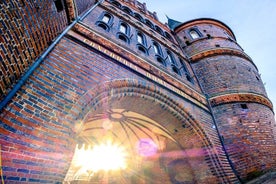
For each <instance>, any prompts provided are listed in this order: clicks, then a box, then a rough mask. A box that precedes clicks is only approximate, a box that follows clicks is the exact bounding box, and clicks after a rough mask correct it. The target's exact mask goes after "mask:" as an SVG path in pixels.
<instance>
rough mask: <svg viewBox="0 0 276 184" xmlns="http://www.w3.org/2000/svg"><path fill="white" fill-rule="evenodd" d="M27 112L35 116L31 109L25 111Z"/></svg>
mask: <svg viewBox="0 0 276 184" xmlns="http://www.w3.org/2000/svg"><path fill="white" fill-rule="evenodd" d="M24 110H25V111H26V112H28V113H30V114H34V112H33V111H31V110H29V109H26V108H25V109H24Z"/></svg>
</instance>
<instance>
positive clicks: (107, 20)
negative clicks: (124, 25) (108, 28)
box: [102, 14, 111, 24]
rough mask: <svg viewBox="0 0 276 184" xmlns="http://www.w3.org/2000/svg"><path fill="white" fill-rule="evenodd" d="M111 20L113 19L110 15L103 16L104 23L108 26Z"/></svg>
mask: <svg viewBox="0 0 276 184" xmlns="http://www.w3.org/2000/svg"><path fill="white" fill-rule="evenodd" d="M110 19H111V17H110V15H107V14H105V15H104V16H103V18H102V21H103V22H104V23H106V24H108V23H109V21H110Z"/></svg>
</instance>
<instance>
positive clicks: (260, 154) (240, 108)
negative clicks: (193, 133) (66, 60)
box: [171, 19, 276, 180]
mask: <svg viewBox="0 0 276 184" xmlns="http://www.w3.org/2000/svg"><path fill="white" fill-rule="evenodd" d="M173 23H175V24H174V25H173V29H174V31H175V34H176V35H177V38H178V39H179V40H180V45H181V47H182V49H183V51H184V52H185V53H186V54H187V56H188V57H189V59H190V63H191V65H192V68H193V69H194V72H195V75H196V76H197V78H198V80H199V83H200V84H201V87H202V90H203V93H204V94H205V95H206V96H207V99H208V101H209V102H210V105H211V107H212V112H213V115H214V119H215V121H216V124H217V128H218V131H219V132H220V135H221V138H222V141H223V144H224V146H225V148H226V152H227V153H228V156H229V159H230V162H232V164H233V166H234V169H235V170H236V171H237V174H238V175H239V176H240V178H241V179H244V180H247V179H250V178H251V177H253V176H254V175H258V174H261V173H262V172H264V171H267V170H269V169H271V168H275V163H276V162H275V154H276V151H275V120H274V113H273V107H272V104H271V102H270V100H269V99H268V97H267V94H266V92H265V88H264V85H263V82H262V81H261V78H260V75H259V73H258V69H257V67H256V66H255V64H254V63H253V61H252V59H251V58H250V57H249V56H248V55H247V54H246V53H245V52H244V51H243V49H242V48H241V47H240V45H239V44H238V43H237V41H236V38H235V35H234V34H233V32H232V31H231V29H230V28H229V27H228V26H226V25H225V24H224V23H222V22H220V21H217V20H213V19H196V20H192V21H189V22H186V23H183V24H180V23H177V22H174V21H172V20H171V24H173ZM273 135H274V136H273Z"/></svg>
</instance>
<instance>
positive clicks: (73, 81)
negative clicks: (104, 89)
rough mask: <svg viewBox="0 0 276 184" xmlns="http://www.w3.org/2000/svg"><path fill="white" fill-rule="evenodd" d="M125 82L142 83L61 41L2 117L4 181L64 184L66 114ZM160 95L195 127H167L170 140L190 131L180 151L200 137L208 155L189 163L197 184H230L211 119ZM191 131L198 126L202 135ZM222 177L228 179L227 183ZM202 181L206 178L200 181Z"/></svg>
mask: <svg viewBox="0 0 276 184" xmlns="http://www.w3.org/2000/svg"><path fill="white" fill-rule="evenodd" d="M129 78H131V79H138V80H140V81H141V82H142V81H144V82H146V80H145V79H144V78H141V77H139V76H138V75H136V74H134V73H133V72H131V71H130V70H128V69H127V68H125V67H122V66H120V65H117V64H115V63H114V62H113V61H111V60H108V59H107V58H106V57H103V56H101V55H98V53H95V52H94V51H93V50H90V49H87V48H85V47H82V46H80V45H79V44H78V43H76V42H73V41H72V40H70V39H68V38H64V39H63V40H62V41H61V42H60V43H59V44H58V45H57V46H56V48H55V50H54V51H52V52H51V54H50V55H49V56H48V57H47V58H46V59H45V61H44V62H43V64H42V65H41V66H40V67H39V68H38V69H37V70H36V71H35V73H34V74H33V75H32V76H31V77H30V78H29V80H28V81H27V83H26V84H25V85H24V86H23V87H22V89H21V90H20V91H18V93H17V95H16V96H15V97H14V98H13V100H12V102H11V103H10V104H9V105H8V106H7V107H6V108H5V109H4V110H3V111H2V112H1V127H0V131H1V134H0V144H1V145H2V152H1V153H2V158H3V160H2V166H3V174H4V178H5V182H16V181H18V182H19V183H20V182H21V183H22V182H27V183H30V182H41V183H43V182H44V183H51V182H61V181H63V179H64V177H65V174H66V172H67V169H68V167H69V165H70V162H71V158H72V154H73V151H74V146H75V142H74V138H75V134H74V125H75V122H74V119H67V117H68V115H69V114H68V113H69V112H70V116H72V115H73V111H74V110H73V109H72V110H71V108H72V106H73V105H74V104H75V103H76V102H77V101H78V99H79V98H80V97H82V96H83V95H84V94H86V92H87V91H89V90H90V89H91V88H93V87H95V86H96V85H98V84H100V83H103V82H104V81H112V80H115V79H129ZM156 87H157V86H156ZM164 94H166V95H167V96H168V97H170V98H172V99H173V100H174V101H175V102H177V103H178V104H181V106H182V107H185V110H186V111H187V112H189V114H191V116H190V117H189V119H190V120H188V121H191V120H192V121H193V122H196V123H197V124H194V125H193V126H188V127H186V128H185V127H182V125H181V124H179V125H173V124H168V125H169V130H170V131H172V132H173V134H175V137H178V136H180V137H179V139H180V138H181V137H182V136H181V135H183V134H184V132H183V129H184V130H185V129H186V131H187V132H190V133H189V136H190V139H192V138H194V144H188V143H186V142H185V141H183V143H182V144H183V146H187V147H189V148H191V147H190V146H192V147H193V148H198V147H197V146H196V145H200V144H199V141H198V138H197V137H198V136H199V134H200V137H202V140H201V141H202V142H205V143H204V145H207V147H206V148H205V147H204V148H203V149H204V150H205V151H206V153H208V154H207V155H209V156H207V155H205V156H204V157H200V160H201V161H202V162H201V163H198V162H197V160H196V159H193V161H191V162H193V163H195V164H196V166H194V167H195V168H197V167H200V165H201V166H202V167H200V168H201V172H198V173H197V176H196V177H197V179H198V180H199V181H202V182H206V183H208V182H209V183H212V182H214V181H225V182H227V181H229V180H233V181H235V177H234V176H231V175H232V172H231V170H228V171H226V170H224V169H225V168H229V166H227V164H228V163H227V162H225V157H224V155H223V152H222V148H221V146H220V145H217V142H218V137H217V134H216V132H215V130H214V129H212V122H211V117H210V114H209V113H208V112H206V111H205V110H203V109H200V108H199V107H196V106H194V105H193V104H192V103H190V102H187V101H184V100H183V98H179V97H177V96H175V95H173V94H172V93H171V92H166V91H165V90H164ZM133 99H134V100H135V97H134V98H133ZM147 103H148V102H147ZM131 105H133V104H131ZM139 107H142V104H139ZM161 107H162V106H161ZM142 109H143V108H142ZM183 110H184V109H183ZM155 113H156V112H155ZM192 114H193V115H192ZM174 126H175V127H174ZM195 127H201V129H202V130H203V132H202V130H199V129H198V128H195ZM175 129H177V131H175ZM207 132H208V134H207ZM203 137H205V138H203ZM196 138H197V139H196ZM189 145H190V146H189ZM215 145H216V146H215ZM212 148H215V150H214V149H212ZM208 149H210V150H209V151H208ZM214 153H217V154H214ZM210 157H211V158H210ZM205 159H206V160H205ZM205 161H206V162H205ZM223 168H224V169H223ZM207 173H209V174H207ZM226 175H228V177H230V176H231V177H232V179H231V178H228V179H226V177H227V176H226ZM206 178H209V179H208V180H206V181H205V179H206Z"/></svg>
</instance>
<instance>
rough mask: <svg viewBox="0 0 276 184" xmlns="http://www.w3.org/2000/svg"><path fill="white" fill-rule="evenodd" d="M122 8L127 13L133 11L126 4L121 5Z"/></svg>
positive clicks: (130, 13)
mask: <svg viewBox="0 0 276 184" xmlns="http://www.w3.org/2000/svg"><path fill="white" fill-rule="evenodd" d="M122 10H123V11H124V12H126V13H127V14H129V15H133V12H132V11H131V9H129V8H128V7H126V6H123V7H122Z"/></svg>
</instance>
